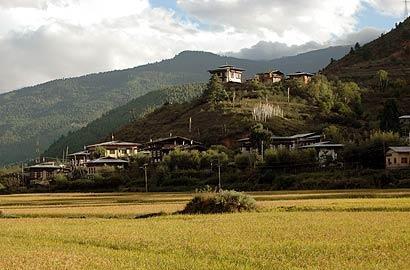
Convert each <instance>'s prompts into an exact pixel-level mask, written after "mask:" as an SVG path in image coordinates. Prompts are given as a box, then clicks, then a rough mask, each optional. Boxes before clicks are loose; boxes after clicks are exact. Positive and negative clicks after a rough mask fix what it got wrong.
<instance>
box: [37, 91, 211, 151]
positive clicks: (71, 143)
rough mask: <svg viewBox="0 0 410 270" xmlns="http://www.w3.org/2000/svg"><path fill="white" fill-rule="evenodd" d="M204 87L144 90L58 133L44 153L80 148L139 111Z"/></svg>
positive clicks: (179, 100) (180, 100) (184, 97)
mask: <svg viewBox="0 0 410 270" xmlns="http://www.w3.org/2000/svg"><path fill="white" fill-rule="evenodd" d="M204 87H205V85H204V84H188V85H182V86H173V87H168V88H165V89H162V90H157V91H153V92H150V93H148V94H145V95H144V96H142V97H139V98H136V99H134V100H132V101H130V102H128V103H127V104H125V105H123V106H120V107H118V108H116V109H114V110H111V111H109V112H108V113H106V114H104V115H103V116H102V117H100V118H98V119H97V120H94V121H93V122H91V123H90V124H88V125H87V126H86V127H83V128H81V129H79V130H77V131H74V132H69V133H68V134H67V135H66V136H61V137H60V138H59V139H58V140H57V141H56V142H54V143H53V144H52V145H51V146H50V147H49V149H47V151H46V152H45V153H44V156H47V157H57V156H59V155H61V153H62V150H63V149H66V148H67V147H68V148H69V150H70V151H71V152H73V151H79V150H81V149H83V146H84V145H88V144H92V143H95V142H97V141H99V140H101V139H103V138H105V137H107V135H108V134H111V133H112V132H114V131H116V130H117V129H118V128H120V127H121V126H124V125H126V124H128V123H130V122H132V121H135V120H136V119H138V118H139V117H140V116H141V115H143V114H145V113H148V112H150V111H151V110H153V109H155V108H157V107H159V106H161V105H163V104H164V103H167V104H175V103H184V102H188V101H191V100H193V99H194V98H196V97H198V96H200V95H201V93H202V92H203V89H204Z"/></svg>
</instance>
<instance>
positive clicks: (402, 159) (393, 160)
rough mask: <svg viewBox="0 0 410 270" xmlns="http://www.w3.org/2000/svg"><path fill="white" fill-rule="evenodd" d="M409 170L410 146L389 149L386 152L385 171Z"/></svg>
mask: <svg viewBox="0 0 410 270" xmlns="http://www.w3.org/2000/svg"><path fill="white" fill-rule="evenodd" d="M401 168H410V146H393V147H389V150H387V152H386V169H401Z"/></svg>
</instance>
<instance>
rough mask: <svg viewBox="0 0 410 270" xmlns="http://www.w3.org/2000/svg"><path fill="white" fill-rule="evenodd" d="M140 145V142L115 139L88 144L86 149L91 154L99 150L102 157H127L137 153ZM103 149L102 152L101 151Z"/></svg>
mask: <svg viewBox="0 0 410 270" xmlns="http://www.w3.org/2000/svg"><path fill="white" fill-rule="evenodd" d="M140 147H141V144H140V143H134V142H122V141H114V140H113V141H109V142H103V143H98V144H92V145H88V146H86V147H85V149H86V151H88V152H89V153H90V154H91V155H92V154H93V153H96V152H99V154H101V156H102V157H111V158H127V157H130V156H133V155H136V154H137V153H138V149H139V148H140ZM101 151H102V153H100V152H101Z"/></svg>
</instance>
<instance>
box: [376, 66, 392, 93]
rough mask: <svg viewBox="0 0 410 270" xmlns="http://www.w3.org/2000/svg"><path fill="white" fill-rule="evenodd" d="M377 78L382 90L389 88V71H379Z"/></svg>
mask: <svg viewBox="0 0 410 270" xmlns="http://www.w3.org/2000/svg"><path fill="white" fill-rule="evenodd" d="M377 78H378V80H379V87H380V91H383V90H385V89H386V88H387V85H388V82H389V73H388V72H387V71H385V70H383V69H381V70H379V71H377Z"/></svg>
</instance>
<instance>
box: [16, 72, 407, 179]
mask: <svg viewBox="0 0 410 270" xmlns="http://www.w3.org/2000/svg"><path fill="white" fill-rule="evenodd" d="M243 72H244V70H243V69H240V68H236V67H234V66H231V65H224V66H221V67H219V68H217V69H214V70H209V73H210V74H212V75H214V74H216V75H217V76H218V77H219V78H220V79H221V80H222V82H224V83H242V82H243V76H242V75H243ZM313 76H314V74H311V73H307V72H296V73H292V74H287V75H285V74H284V73H282V72H281V71H279V70H274V71H269V72H265V73H259V74H257V75H255V77H254V78H253V79H252V80H257V81H259V82H261V83H265V84H271V83H278V82H280V81H282V80H284V79H297V80H301V81H303V82H304V83H305V84H308V83H309V82H310V80H311V78H312V77H313ZM400 120H401V123H402V124H403V125H404V126H410V125H409V124H410V115H404V116H402V117H400ZM407 133H408V134H410V131H408V132H407ZM409 136H410V135H409ZM237 145H238V146H239V148H240V151H241V152H242V153H245V152H262V153H263V150H264V149H268V148H271V149H283V148H286V149H288V150H297V149H299V150H301V149H314V150H315V152H316V159H317V161H318V164H322V165H323V166H324V164H325V162H328V161H329V160H330V161H333V162H336V161H338V155H340V153H341V152H342V151H343V148H344V145H343V144H338V143H332V142H331V141H328V140H326V138H325V136H324V135H322V134H318V133H313V132H312V133H305V134H295V135H292V136H272V138H271V140H270V143H269V145H266V146H265V148H262V149H254V148H253V144H252V141H251V138H238V140H237ZM177 149H178V150H184V151H193V150H195V151H200V152H201V151H206V150H207V148H206V146H205V145H204V144H203V143H201V142H198V141H195V140H194V139H191V138H186V137H183V136H173V135H172V134H170V135H169V137H166V138H160V139H155V140H150V141H149V142H146V143H143V144H141V143H136V142H123V141H118V140H115V139H114V136H112V140H111V141H108V142H102V143H98V144H93V145H88V146H85V147H84V150H83V151H80V152H76V153H71V154H68V153H67V154H66V155H65V157H64V160H63V162H62V163H59V164H57V163H56V162H43V163H39V164H36V165H32V166H29V167H27V168H25V169H24V171H25V177H26V178H27V179H28V180H30V181H43V180H48V179H52V178H53V177H54V176H55V175H57V174H69V173H70V172H72V171H73V170H75V169H78V168H84V169H85V171H86V172H87V174H88V175H90V176H92V175H94V174H97V173H99V172H100V171H101V170H104V169H106V168H113V169H125V168H127V167H128V166H129V164H130V158H131V157H133V156H136V155H138V154H143V155H146V156H147V157H149V160H150V163H151V164H155V163H159V162H161V161H162V160H163V158H164V157H165V156H167V155H168V154H169V153H171V152H172V151H174V150H177ZM385 164H386V168H387V169H395V168H410V147H402V146H397V147H390V148H389V149H386V155H385Z"/></svg>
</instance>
